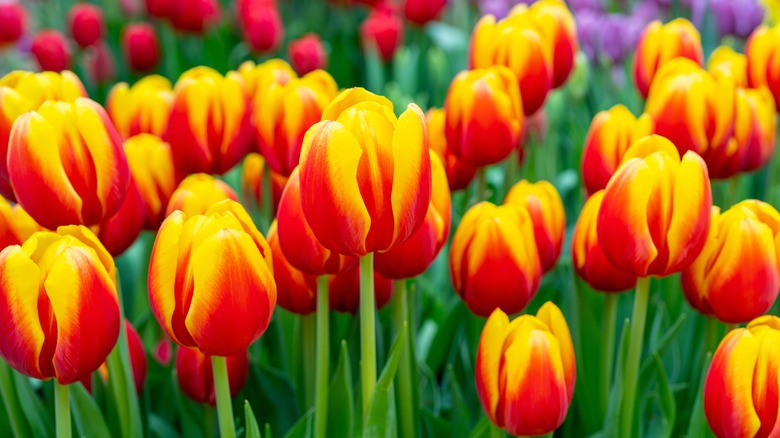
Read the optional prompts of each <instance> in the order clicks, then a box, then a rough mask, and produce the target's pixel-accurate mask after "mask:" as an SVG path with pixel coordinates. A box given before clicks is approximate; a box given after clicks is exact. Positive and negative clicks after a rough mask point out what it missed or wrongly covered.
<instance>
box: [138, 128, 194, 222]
mask: <svg viewBox="0 0 780 438" xmlns="http://www.w3.org/2000/svg"><path fill="white" fill-rule="evenodd" d="M124 150H125V155H126V156H127V163H128V165H129V166H130V173H131V174H132V176H133V179H134V180H135V184H136V185H137V186H138V191H139V192H140V195H141V198H142V200H143V208H142V209H143V210H144V228H146V229H149V230H156V229H157V228H159V227H160V224H161V223H162V221H163V219H165V213H166V207H167V206H168V201H169V200H170V198H171V195H173V192H174V190H176V180H175V178H174V170H173V157H172V156H171V149H170V147H169V146H168V143H165V142H164V141H162V140H160V138H159V137H156V136H154V135H151V134H139V135H136V136H134V137H130V138H129V139H127V141H125V143H124ZM183 208H184V207H183V206H182V208H181V209H183ZM177 209H179V208H177Z"/></svg>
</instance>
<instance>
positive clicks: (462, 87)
mask: <svg viewBox="0 0 780 438" xmlns="http://www.w3.org/2000/svg"><path fill="white" fill-rule="evenodd" d="M444 113H445V114H446V124H445V126H444V133H445V135H446V137H447V146H448V147H451V148H452V150H453V152H455V154H456V155H458V156H460V157H461V158H463V160H464V161H466V162H467V163H469V164H471V165H472V166H474V167H480V166H486V165H489V164H495V163H498V162H499V161H501V160H503V159H504V158H506V157H508V156H509V154H511V153H512V150H514V148H515V147H517V145H518V143H519V141H520V132H521V131H522V129H523V119H524V117H523V107H522V103H521V99H520V92H519V91H518V89H517V82H516V80H515V78H514V76H513V75H512V72H511V71H510V70H509V69H507V68H506V67H501V66H495V67H491V68H486V69H477V70H471V71H463V72H460V73H458V75H457V76H455V79H453V80H452V84H451V85H450V89H449V91H448V92H447V99H446V100H445V102H444Z"/></svg>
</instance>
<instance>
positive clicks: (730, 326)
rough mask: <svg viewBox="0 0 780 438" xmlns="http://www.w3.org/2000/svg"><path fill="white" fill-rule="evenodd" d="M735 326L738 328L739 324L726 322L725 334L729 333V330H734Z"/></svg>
mask: <svg viewBox="0 0 780 438" xmlns="http://www.w3.org/2000/svg"><path fill="white" fill-rule="evenodd" d="M737 328H739V324H737V323H731V324H730V323H727V324H726V334H729V332H730V331H732V330H736V329H737ZM713 353H714V352H713Z"/></svg>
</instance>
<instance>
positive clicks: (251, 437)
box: [244, 400, 262, 438]
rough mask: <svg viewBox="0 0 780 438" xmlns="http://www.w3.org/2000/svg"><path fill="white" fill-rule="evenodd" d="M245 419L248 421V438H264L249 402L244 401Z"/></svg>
mask: <svg viewBox="0 0 780 438" xmlns="http://www.w3.org/2000/svg"><path fill="white" fill-rule="evenodd" d="M244 417H245V419H246V438H262V435H260V426H258V425H257V419H256V418H255V413H254V412H252V406H251V405H250V404H249V400H244Z"/></svg>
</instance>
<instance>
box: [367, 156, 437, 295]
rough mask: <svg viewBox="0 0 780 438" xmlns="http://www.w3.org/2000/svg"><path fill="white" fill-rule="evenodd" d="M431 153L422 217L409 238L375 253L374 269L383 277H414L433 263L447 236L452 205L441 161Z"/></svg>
mask: <svg viewBox="0 0 780 438" xmlns="http://www.w3.org/2000/svg"><path fill="white" fill-rule="evenodd" d="M430 154H431V202H430V204H428V213H426V215H425V221H424V222H423V224H422V226H421V227H420V228H419V229H417V231H416V232H415V233H414V234H412V236H411V237H409V240H407V241H406V242H404V243H402V244H400V245H398V246H396V247H395V248H393V249H391V250H389V251H387V252H383V253H379V254H377V255H376V258H375V266H376V270H377V271H378V272H379V273H380V274H382V275H383V276H385V277H387V278H392V279H404V278H412V277H416V276H418V275H420V274H422V273H423V272H425V270H426V269H428V266H430V264H431V263H433V260H434V259H436V256H438V255H439V251H441V249H442V247H443V246H444V244H445V243H447V239H448V238H449V236H450V225H451V222H452V217H451V216H452V211H451V209H452V207H451V200H450V189H449V187H448V184H447V175H446V172H445V171H444V164H443V163H442V162H441V160H440V159H439V157H438V156H437V155H436V153H435V152H433V151H430Z"/></svg>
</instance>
